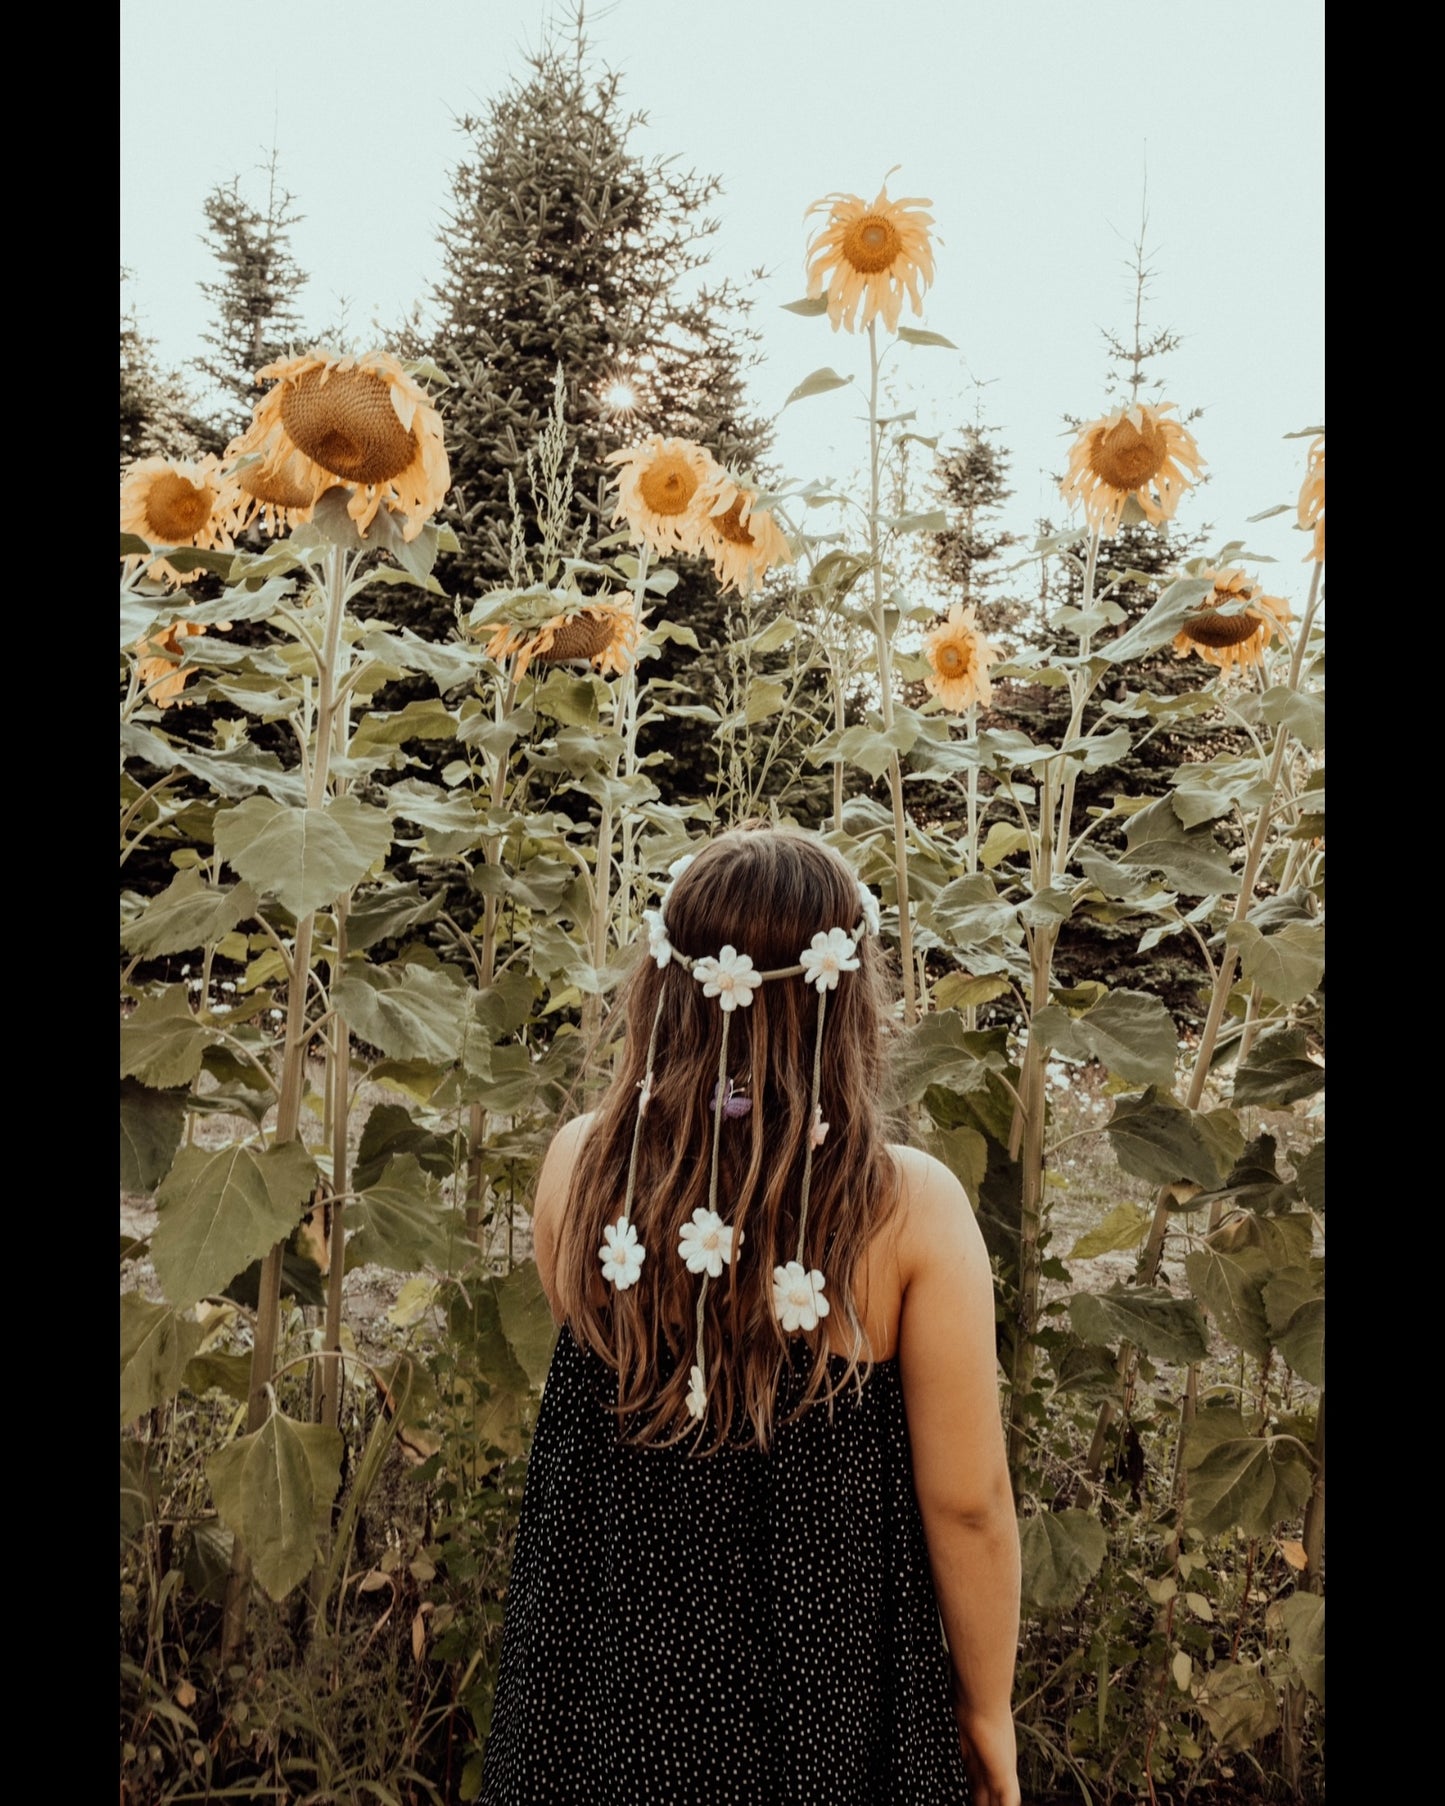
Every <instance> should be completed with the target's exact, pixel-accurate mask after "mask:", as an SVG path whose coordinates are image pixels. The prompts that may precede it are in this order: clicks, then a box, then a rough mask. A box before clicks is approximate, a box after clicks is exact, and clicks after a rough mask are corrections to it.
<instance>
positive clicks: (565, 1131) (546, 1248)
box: [532, 1111, 595, 1321]
mask: <svg viewBox="0 0 1445 1806" xmlns="http://www.w3.org/2000/svg"><path fill="white" fill-rule="evenodd" d="M594 1117H595V1112H592V1111H589V1112H588V1113H587V1114H586V1115H585V1116H575V1117H573V1119H572V1120H571V1122H567V1123H563V1125H562V1127H561V1128H560V1129H558V1131H557V1133H556V1134H555V1135H554V1136H553V1137H552V1143H551V1146H550V1147H549V1148H548V1149H547V1153H546V1156H545V1158H544V1159H543V1161H542V1169H541V1171H540V1172H539V1173H538V1174H537V1188H536V1191H535V1192H534V1194H533V1197H532V1248H533V1252H534V1253H535V1255H536V1257H537V1273H538V1275H539V1277H540V1278H541V1281H542V1290H543V1291H544V1292H545V1293H546V1294H547V1301H548V1303H549V1304H550V1305H551V1306H552V1315H553V1316H554V1317H556V1316H557V1297H556V1290H555V1281H554V1276H555V1274H556V1269H557V1237H558V1233H559V1230H560V1228H561V1221H562V1212H563V1210H564V1209H565V1207H566V1204H567V1193H568V1192H569V1191H570V1190H571V1186H572V1169H573V1167H574V1166H575V1165H576V1164H577V1156H578V1154H579V1153H580V1152H581V1150H582V1144H583V1142H584V1141H585V1140H586V1139H587V1135H588V1133H589V1131H590V1130H591V1128H592V1124H593V1120H594ZM559 1321H560V1319H559Z"/></svg>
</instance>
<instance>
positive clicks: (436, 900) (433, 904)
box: [346, 884, 446, 953]
mask: <svg viewBox="0 0 1445 1806" xmlns="http://www.w3.org/2000/svg"><path fill="white" fill-rule="evenodd" d="M445 903H446V892H445V891H444V890H443V889H441V888H440V887H439V888H438V889H436V890H434V891H432V892H431V894H430V895H429V896H426V897H423V895H422V893H421V886H420V885H419V884H385V885H381V886H378V888H377V889H376V890H371V889H370V888H369V887H368V889H367V890H366V891H365V892H364V893H363V894H362V895H361V896H359V897H357V898H356V899H355V901H354V902H353V903H352V905H351V908H350V910H349V911H348V913H347V917H346V944H347V946H348V947H349V948H350V949H351V951H352V952H353V953H360V952H362V951H363V950H364V949H365V948H367V947H374V946H375V945H376V943H377V942H378V941H389V940H395V939H397V938H398V937H399V936H400V935H403V934H405V933H406V931H407V930H408V929H409V928H417V927H420V925H421V924H422V923H423V922H430V921H434V920H435V919H436V917H437V916H438V915H439V914H440V913H441V910H442V908H443V906H444V905H445Z"/></svg>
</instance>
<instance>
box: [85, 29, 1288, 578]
mask: <svg viewBox="0 0 1445 1806" xmlns="http://www.w3.org/2000/svg"><path fill="white" fill-rule="evenodd" d="M120 13H121V140H120V153H121V197H120V198H121V262H122V265H123V266H125V267H126V268H127V269H128V270H129V271H130V272H131V274H132V280H131V282H130V283H129V284H128V285H127V295H128V299H129V301H130V303H131V304H132V305H133V306H134V307H135V309H136V311H137V313H138V315H139V319H140V324H141V328H142V330H143V331H144V332H145V333H146V334H147V335H149V336H150V337H152V338H154V339H155V340H156V341H157V343H158V355H159V357H160V360H161V362H162V364H163V365H168V366H178V365H182V364H184V363H186V362H187V361H188V360H189V359H191V358H193V357H196V356H198V355H200V354H201V352H202V351H203V349H204V347H203V345H202V337H201V335H202V333H203V332H204V330H205V329H206V326H207V322H208V318H209V313H208V308H207V304H206V302H205V300H204V298H203V297H202V295H201V293H200V290H199V286H198V285H199V284H200V283H201V282H202V281H208V280H213V279H214V277H215V273H216V266H215V263H214V261H213V259H212V258H211V257H210V255H209V253H208V252H207V250H206V249H205V247H204V245H203V244H202V243H201V234H202V232H203V230H204V224H205V221H204V213H203V202H204V199H205V196H206V194H207V193H208V192H209V191H210V189H211V188H212V187H214V186H215V185H216V184H217V183H221V182H228V181H230V180H231V179H232V178H233V177H235V176H240V177H241V179H242V186H243V191H244V192H246V193H247V194H248V195H249V196H250V197H251V198H253V199H255V200H257V201H261V200H263V198H264V188H263V186H262V176H261V173H260V166H261V165H262V164H263V163H264V162H265V160H266V159H267V157H268V155H269V152H270V149H271V147H272V145H273V144H274V145H275V146H276V148H277V150H278V151H279V157H280V168H281V176H282V180H283V182H284V184H285V186H286V187H287V188H289V189H290V190H291V192H292V193H293V195H294V196H295V199H296V205H297V208H298V210H299V211H300V212H301V213H302V214H303V215H304V216H305V217H304V220H303V221H302V223H301V224H300V225H299V226H297V227H296V229H295V231H294V233H293V239H292V242H293V248H294V251H295V254H296V257H297V260H298V262H299V263H300V265H301V267H302V268H303V269H305V270H307V271H308V272H309V273H310V275H311V282H310V283H309V285H308V286H307V288H305V289H304V290H303V291H302V293H301V297H300V302H299V306H300V309H301V313H302V317H303V319H304V320H305V321H306V322H307V324H308V325H309V326H313V327H315V328H318V329H319V328H320V327H321V325H323V324H324V323H325V322H327V321H329V320H331V319H333V318H335V317H336V315H337V313H338V311H339V308H340V303H341V300H342V298H343V297H344V298H345V300H346V301H347V303H348V311H349V321H350V325H351V330H352V332H353V334H354V335H355V336H357V337H358V338H360V339H362V340H364V341H366V342H367V343H368V344H370V343H376V344H380V345H383V346H384V345H385V343H386V335H387V331H388V329H389V328H390V327H391V326H392V325H394V324H395V323H396V322H397V321H399V320H400V319H401V318H402V317H403V316H404V315H406V314H407V313H408V312H409V311H410V310H411V308H412V307H413V306H414V305H415V304H417V303H418V302H425V300H426V298H427V296H428V294H429V292H430V289H431V286H432V284H433V283H434V282H435V281H436V280H437V279H438V277H439V275H440V258H439V249H438V244H437V238H438V233H439V231H440V230H441V228H442V224H443V221H444V218H445V214H446V210H447V205H448V191H449V174H450V171H451V169H452V168H453V167H454V165H455V164H456V162H457V161H458V160H459V158H460V157H461V156H462V155H463V154H464V152H465V150H466V147H467V140H466V139H465V137H464V136H463V134H462V133H461V132H460V131H459V130H458V128H457V124H456V121H457V119H458V118H459V117H460V116H461V115H463V114H466V113H473V114H480V113H484V112H485V109H486V105H487V102H488V100H489V99H490V98H491V97H492V96H494V95H496V94H498V93H500V92H501V91H502V90H503V89H504V88H505V87H506V86H507V85H508V84H509V83H510V82H511V80H512V79H513V78H515V77H518V76H522V75H524V74H525V73H526V71H525V66H524V61H523V59H524V56H525V54H526V51H527V50H528V49H529V48H530V47H533V46H535V45H536V43H537V42H538V40H539V38H540V36H541V34H542V32H543V30H544V28H545V25H546V23H547V21H548V20H549V19H550V20H555V21H557V22H558V25H559V29H560V30H561V31H562V32H564V33H565V32H566V30H567V22H566V10H565V6H559V5H558V4H556V3H555V0H546V3H544V0H410V3H409V4H407V3H401V0H390V3H387V0H247V4H246V6H244V7H243V8H240V9H237V8H234V7H233V8H215V7H197V6H196V5H195V4H194V3H193V0H121V9H120ZM588 20H589V35H590V36H591V38H592V42H593V46H594V52H595V57H596V59H597V61H599V62H600V63H605V64H607V65H610V66H611V67H613V68H616V69H618V70H620V71H621V73H622V75H623V77H624V86H623V93H624V99H625V101H626V102H627V103H628V104H629V106H630V107H631V108H632V109H636V110H641V111H643V112H645V113H646V114H647V115H648V122H647V124H646V125H645V126H644V127H642V128H639V129H638V130H637V132H636V133H635V135H634V137H633V139H632V143H633V146H634V147H635V148H636V149H637V150H638V151H639V152H640V153H641V154H643V155H644V156H654V155H665V156H675V157H676V158H677V159H678V161H679V162H680V163H681V164H682V165H683V166H684V167H690V168H693V169H695V170H696V171H698V172H699V173H700V174H706V175H716V176H718V177H720V178H721V179H722V183H723V192H722V195H721V196H720V198H719V200H718V202H717V204H716V208H715V211H716V213H717V215H718V217H719V219H720V221H721V230H720V231H719V233H718V235H717V237H716V239H715V240H714V245H715V250H714V258H713V273H714V274H715V275H717V276H723V275H727V276H731V277H733V278H735V279H737V280H740V281H741V280H746V279H748V278H749V276H750V274H751V272H753V271H755V270H757V269H759V268H761V269H762V270H763V271H764V272H765V274H764V277H763V279H762V280H761V281H759V282H757V283H755V284H754V285H753V293H754V294H755V297H756V302H757V305H756V309H755V314H754V320H755V323H756V324H757V325H758V326H759V328H760V329H761V331H762V334H763V344H762V350H763V353H764V360H765V361H764V362H763V363H762V365H761V366H760V367H759V369H758V370H757V371H756V372H755V375H754V379H753V394H754V398H755V401H756V404H757V406H758V408H759V410H760V411H762V412H764V413H772V412H774V411H775V410H777V409H778V408H780V407H781V405H782V403H783V401H784V399H785V397H786V396H787V394H788V392H789V391H790V390H791V389H792V388H793V387H794V386H795V385H796V384H797V383H798V382H799V381H800V380H801V379H802V378H803V377H804V376H806V375H807V374H808V373H809V372H810V371H812V370H814V369H816V368H818V367H820V366H822V365H831V366H833V367H834V368H835V369H836V370H838V371H839V373H840V374H842V375H844V376H847V375H850V374H851V375H855V376H856V378H857V380H858V382H859V383H866V375H867V345H866V340H865V339H863V338H862V337H861V336H850V335H849V334H847V333H843V332H840V333H836V334H835V333H834V332H832V331H831V330H830V328H829V326H828V323H827V321H826V319H823V320H819V319H799V318H797V317H795V316H793V315H791V314H788V313H785V312H783V311H781V309H782V304H783V303H784V302H787V301H791V300H794V299H796V298H797V297H799V296H800V295H802V294H803V292H804V287H805V279H804V267H803V260H804V249H805V244H806V238H807V232H808V226H807V225H806V224H805V222H804V218H803V214H804V210H805V209H806V208H807V207H808V205H809V204H810V203H811V202H812V201H814V200H816V199H818V198H819V197H820V196H822V195H824V194H827V193H829V192H832V191H834V190H841V191H845V192H850V193H854V194H858V195H861V196H863V197H864V198H866V199H871V198H872V197H873V196H874V195H875V194H876V193H877V192H878V189H879V187H880V185H881V183H882V181H883V178H884V176H885V175H886V174H887V172H888V171H889V170H890V169H891V168H892V167H893V166H894V165H899V166H900V167H899V169H898V171H897V173H896V174H895V175H894V176H893V177H892V178H891V179H890V182H889V193H890V194H891V195H893V196H895V197H897V196H906V195H921V196H928V197H930V198H931V200H932V202H933V209H932V210H933V213H934V216H935V220H936V225H935V228H934V231H935V258H936V264H937V276H936V281H935V283H934V286H933V288H932V289H931V290H930V291H929V292H928V294H927V295H926V297H925V305H924V313H923V316H922V318H921V320H914V317H913V315H912V314H911V313H909V312H905V314H904V321H905V323H911V324H917V325H921V326H923V327H926V328H928V329H930V330H932V331H935V332H941V333H943V334H945V335H946V336H947V337H948V338H950V339H952V340H953V341H954V343H955V344H956V345H957V346H958V351H957V352H949V351H941V350H937V349H924V348H921V347H907V346H904V347H901V348H900V349H899V351H898V353H897V354H896V357H895V359H894V360H893V362H894V364H895V366H896V367H898V368H899V370H900V375H901V376H902V377H903V378H904V381H905V382H906V384H907V386H908V392H907V398H906V402H905V404H904V405H909V406H916V407H917V408H918V410H919V422H918V426H917V429H916V430H918V431H920V432H925V433H932V432H936V431H942V432H943V433H944V435H945V438H947V437H948V436H949V435H950V434H951V433H952V432H953V431H954V430H955V429H956V428H957V427H959V426H961V425H964V424H967V423H969V422H971V421H972V420H973V419H974V417H975V407H976V403H977V398H978V396H979V394H980V391H979V390H978V388H977V387H976V386H975V385H976V384H977V383H982V384H984V385H986V387H984V388H983V390H982V391H981V393H982V397H983V418H984V420H985V421H986V422H987V423H988V424H990V425H991V426H992V427H994V428H995V429H996V437H997V438H998V439H999V441H1000V442H1001V443H1002V445H1003V446H1004V448H1005V449H1006V451H1007V452H1008V453H1009V455H1010V458H1011V471H1010V476H1011V481H1012V485H1013V488H1014V490H1015V496H1014V499H1013V501H1012V502H1011V503H1010V504H1009V508H1008V514H1007V517H1006V521H1005V524H1007V525H1009V526H1012V527H1013V528H1014V530H1016V531H1022V532H1028V531H1029V530H1030V528H1031V525H1032V522H1033V521H1034V519H1035V518H1037V517H1038V516H1039V515H1040V514H1044V513H1047V514H1049V515H1051V516H1052V517H1053V519H1054V520H1055V521H1063V520H1064V519H1065V518H1066V516H1065V511H1064V508H1063V504H1062V502H1061V501H1060V500H1059V498H1058V495H1057V491H1056V490H1055V489H1054V488H1053V486H1052V484H1051V483H1050V481H1049V477H1050V474H1051V473H1054V474H1057V473H1059V472H1061V471H1062V469H1063V467H1064V464H1065V461H1066V454H1067V446H1068V440H1069V434H1068V430H1067V428H1066V427H1065V425H1064V422H1063V418H1062V417H1063V416H1064V415H1065V414H1071V415H1075V416H1081V417H1083V418H1086V419H1091V418H1094V417H1095V416H1097V415H1099V414H1101V413H1103V412H1104V411H1105V410H1106V406H1107V404H1108V399H1109V397H1108V387H1107V381H1108V369H1107V354H1106V351H1105V347H1104V343H1103V338H1102V331H1103V329H1105V328H1108V329H1110V330H1112V331H1113V332H1115V333H1116V334H1117V335H1118V336H1120V337H1127V336H1128V335H1129V331H1130V327H1131V322H1132V315H1133V281H1132V277H1131V275H1130V272H1129V270H1128V268H1127V267H1126V266H1127V265H1128V263H1129V262H1130V261H1131V245H1132V243H1133V240H1134V239H1135V237H1136V236H1137V232H1138V227H1139V220H1140V213H1141V208H1142V203H1143V198H1144V183H1145V175H1146V169H1147V180H1148V211H1149V233H1148V261H1149V263H1150V265H1151V266H1152V268H1153V269H1154V270H1155V271H1156V276H1155V279H1154V282H1153V284H1152V292H1151V295H1150V298H1149V301H1148V303H1147V304H1146V315H1145V326H1146V330H1148V329H1159V328H1165V327H1167V328H1170V329H1172V330H1173V331H1175V332H1177V333H1179V334H1180V335H1181V336H1182V338H1183V343H1182V345H1181V346H1180V348H1179V349H1178V350H1177V351H1175V352H1173V353H1171V354H1170V355H1169V357H1168V358H1167V359H1166V360H1165V361H1164V362H1163V364H1162V366H1161V367H1160V372H1159V374H1160V377H1161V378H1162V380H1163V384H1164V395H1165V398H1166V399H1169V400H1172V401H1175V402H1177V403H1178V404H1179V407H1180V410H1181V412H1187V411H1189V410H1192V409H1195V408H1198V409H1201V410H1203V412H1202V414H1201V417H1200V418H1199V419H1198V420H1196V421H1195V422H1193V424H1192V427H1191V430H1192V431H1193V432H1194V435H1195V438H1196V440H1197V442H1198V445H1199V449H1200V451H1201V453H1202V454H1203V456H1204V458H1205V459H1206V461H1207V463H1208V466H1209V472H1210V475H1211V478H1212V481H1211V482H1210V484H1209V486H1208V487H1207V489H1205V490H1203V491H1202V492H1200V491H1195V492H1194V493H1193V494H1191V495H1189V496H1186V497H1185V498H1184V501H1183V502H1182V504H1181V507H1180V512H1179V517H1178V518H1179V521H1180V523H1181V525H1183V526H1185V527H1187V528H1189V529H1191V530H1194V529H1202V528H1203V527H1204V526H1205V524H1206V523H1212V524H1213V526H1214V528H1215V531H1214V534H1213V536H1212V540H1211V546H1210V548H1208V549H1213V548H1214V547H1217V546H1218V545H1220V544H1222V543H1223V542H1224V541H1226V540H1230V539H1240V538H1243V539H1244V540H1245V543H1246V545H1247V546H1248V548H1249V549H1250V550H1251V551H1256V552H1259V553H1261V554H1272V555H1273V556H1274V557H1275V558H1276V559H1277V560H1278V561H1279V562H1278V567H1277V568H1276V569H1272V570H1270V571H1269V572H1268V577H1269V579H1270V583H1271V586H1272V587H1277V588H1278V591H1279V593H1281V594H1284V595H1285V596H1286V597H1289V598H1292V599H1294V600H1296V601H1297V602H1298V601H1302V599H1303V596H1304V592H1305V587H1306V579H1307V575H1308V573H1307V569H1306V567H1305V566H1304V565H1303V564H1301V563H1300V559H1301V558H1302V556H1303V554H1304V551H1305V549H1306V543H1307V542H1306V539H1305V536H1304V535H1303V534H1301V533H1298V532H1292V531H1291V530H1290V529H1289V525H1288V522H1289V519H1290V517H1288V516H1280V517H1278V518H1277V519H1274V520H1270V521H1265V522H1262V523H1260V524H1258V525H1257V526H1254V527H1247V526H1246V525H1245V522H1246V519H1247V517H1248V516H1249V515H1251V514H1255V513H1258V512H1259V511H1260V510H1262V509H1264V508H1267V507H1270V506H1272V505H1273V504H1275V503H1277V502H1289V503H1291V504H1293V502H1294V500H1295V498H1296V496H1297V493H1298V490H1299V484H1300V480H1301V477H1302V476H1303V473H1304V456H1305V452H1304V442H1303V441H1300V440H1286V439H1285V438H1284V435H1285V434H1287V433H1291V432H1297V431H1300V430H1302V429H1304V428H1307V427H1313V426H1319V425H1323V423H1324V291H1323V253H1324V193H1323V187H1324V183H1323V125H1324V102H1323V75H1324V6H1323V3H1322V0H1195V3H1194V4H1188V5H1186V4H1179V3H1177V0H1160V3H1157V4H1155V5H1152V6H1142V5H1140V4H1138V0H1092V3H1091V4H1088V5H1080V4H1078V3H1077V0H872V3H865V0H730V3H729V4H728V5H726V6H698V5H694V6H683V5H681V4H679V0H611V3H610V4H608V5H605V6H596V7H594V6H591V5H589V7H588ZM373 325H374V327H375V330H374V331H373V330H371V329H372V327H373ZM1150 393H1152V390H1148V391H1146V394H1150ZM442 406H443V414H444V416H445V400H444V398H443V402H442ZM859 414H860V402H859V400H858V399H857V397H856V395H855V392H854V390H852V389H847V390H839V391H836V392H834V393H832V394H828V395H823V396H818V397H815V398H813V399H810V400H808V401H804V402H800V403H797V404H795V405H794V406H793V407H792V408H790V409H788V410H787V412H786V413H785V414H784V415H783V416H782V419H781V422H780V427H779V432H778V436H777V439H776V443H775V452H774V456H775V459H776V460H777V462H778V463H779V464H780V465H781V466H782V468H783V469H784V470H785V471H786V472H787V474H788V475H789V477H791V478H793V479H795V480H805V479H807V478H808V477H812V476H819V477H835V478H838V479H843V480H846V478H847V476H848V473H849V471H850V470H851V469H853V468H854V467H855V466H856V465H857V463H858V461H859V459H860V458H861V456H862V455H863V451H864V447H865V437H864V435H865V431H866V429H865V427H864V426H863V425H862V424H861V422H860V420H859Z"/></svg>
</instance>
